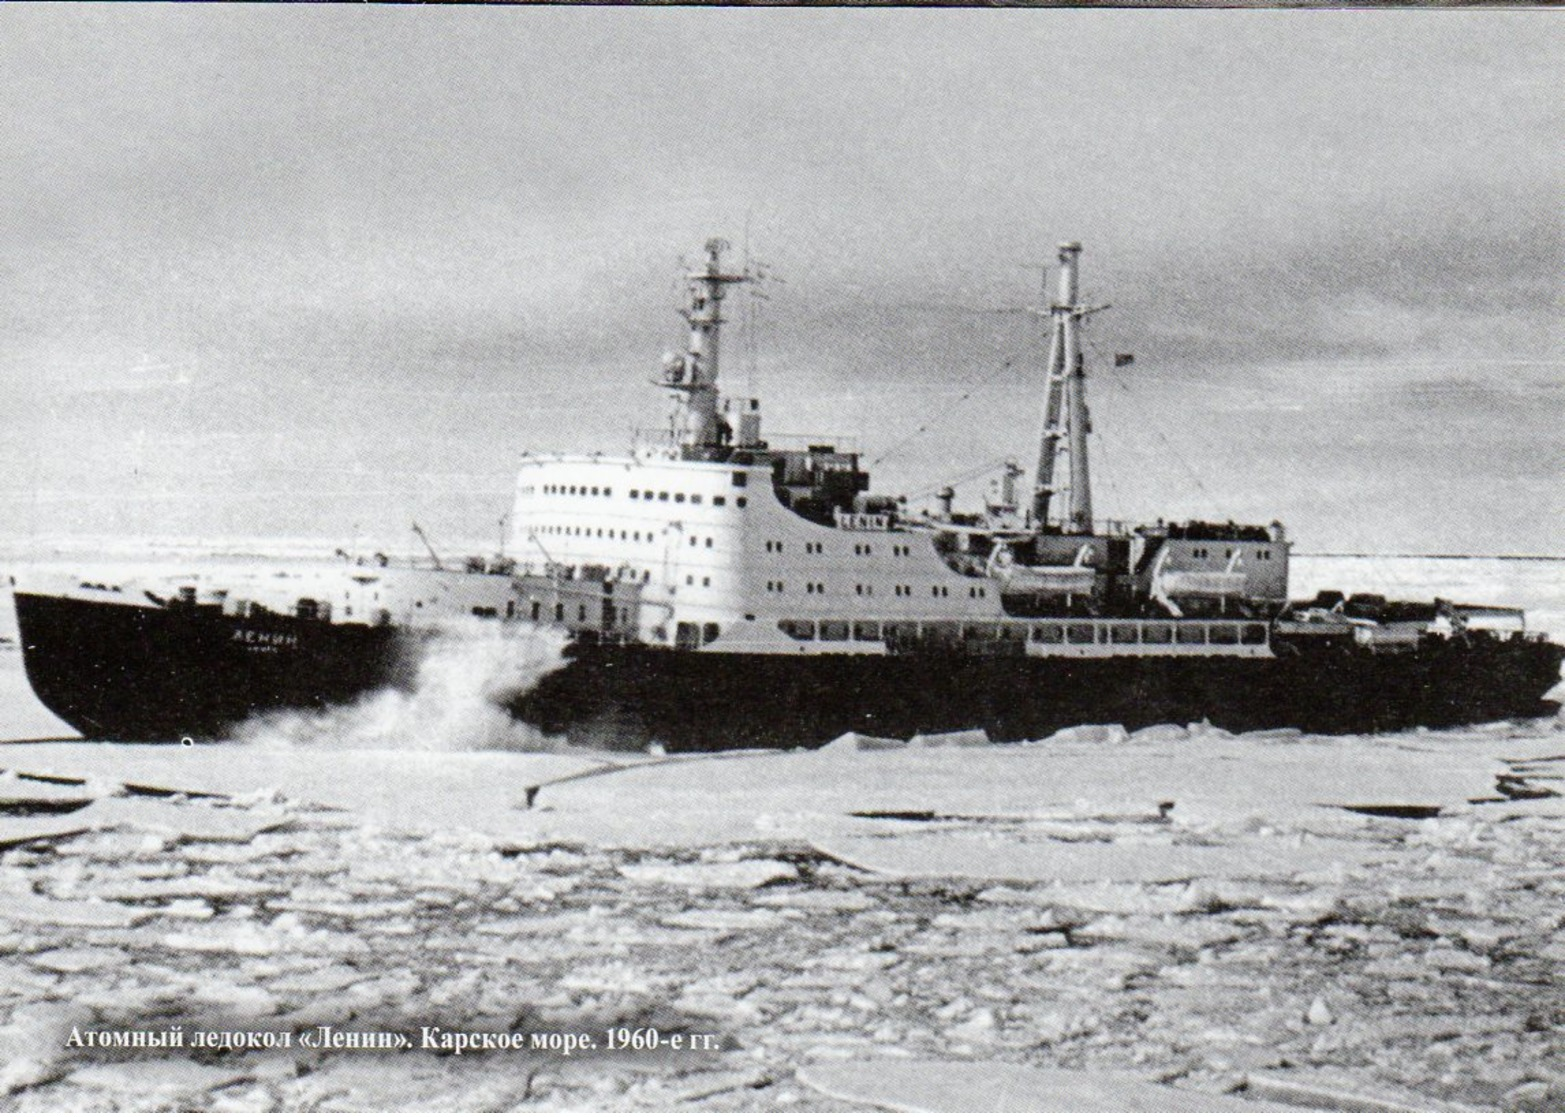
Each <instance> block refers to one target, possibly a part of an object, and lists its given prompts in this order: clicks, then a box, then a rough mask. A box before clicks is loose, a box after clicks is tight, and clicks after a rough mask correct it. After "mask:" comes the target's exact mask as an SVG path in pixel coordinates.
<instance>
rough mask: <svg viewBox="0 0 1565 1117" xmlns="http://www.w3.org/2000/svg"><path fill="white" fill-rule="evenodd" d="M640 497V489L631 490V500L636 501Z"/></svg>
mask: <svg viewBox="0 0 1565 1117" xmlns="http://www.w3.org/2000/svg"><path fill="white" fill-rule="evenodd" d="M640 495H641V490H640V489H631V490H630V499H631V500H635V499H636V498H637V497H638V496H640Z"/></svg>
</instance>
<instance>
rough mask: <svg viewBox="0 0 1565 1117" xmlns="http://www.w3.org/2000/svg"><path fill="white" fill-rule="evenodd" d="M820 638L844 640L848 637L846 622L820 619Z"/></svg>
mask: <svg viewBox="0 0 1565 1117" xmlns="http://www.w3.org/2000/svg"><path fill="white" fill-rule="evenodd" d="M820 638H821V639H822V640H846V639H847V638H848V622H847V621H821V626H820Z"/></svg>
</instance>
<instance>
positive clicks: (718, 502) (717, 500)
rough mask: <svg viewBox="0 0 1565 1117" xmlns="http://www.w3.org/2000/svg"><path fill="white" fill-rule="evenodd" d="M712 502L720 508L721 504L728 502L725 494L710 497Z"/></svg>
mask: <svg viewBox="0 0 1565 1117" xmlns="http://www.w3.org/2000/svg"><path fill="white" fill-rule="evenodd" d="M712 503H713V504H715V505H716V506H717V507H719V508H721V507H722V506H723V505H725V504H727V503H728V498H727V497H726V496H714V497H713V498H712Z"/></svg>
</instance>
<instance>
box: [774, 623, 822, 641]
mask: <svg viewBox="0 0 1565 1117" xmlns="http://www.w3.org/2000/svg"><path fill="white" fill-rule="evenodd" d="M777 627H778V628H780V629H782V630H783V632H785V633H787V634H788V635H789V636H792V637H793V638H794V639H795V640H813V639H815V622H814V621H778V622H777Z"/></svg>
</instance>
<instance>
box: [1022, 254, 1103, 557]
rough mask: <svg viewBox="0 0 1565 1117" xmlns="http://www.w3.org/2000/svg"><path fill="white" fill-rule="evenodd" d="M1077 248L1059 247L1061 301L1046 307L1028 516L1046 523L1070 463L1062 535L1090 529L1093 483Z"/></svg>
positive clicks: (1043, 523) (1084, 313) (1083, 308)
mask: <svg viewBox="0 0 1565 1117" xmlns="http://www.w3.org/2000/svg"><path fill="white" fill-rule="evenodd" d="M1080 256H1081V245H1080V244H1079V243H1077V242H1075V241H1069V242H1066V243H1065V244H1062V245H1060V285H1059V297H1058V298H1057V299H1056V301H1055V302H1054V304H1053V305H1052V306H1050V307H1049V308H1048V314H1049V316H1050V318H1051V319H1052V323H1053V325H1052V329H1051V331H1050V335H1049V370H1048V372H1049V375H1048V394H1047V396H1046V399H1045V402H1044V409H1043V433H1042V435H1041V436H1040V437H1039V440H1038V469H1037V474H1036V482H1035V484H1034V487H1033V500H1032V513H1033V519H1034V520H1035V521H1036V522H1037V523H1038V525H1039V526H1040V527H1041V526H1044V525H1047V524H1048V522H1049V504H1050V502H1051V501H1052V500H1053V498H1054V495H1055V493H1057V492H1058V491H1059V490H1060V488H1061V487H1062V486H1060V485H1059V484H1058V483H1057V482H1056V480H1055V477H1056V471H1057V468H1058V464H1059V459H1060V458H1061V457H1064V458H1066V459H1067V461H1068V468H1069V474H1068V476H1069V478H1070V483H1069V486H1068V489H1069V494H1070V508H1069V511H1068V512H1067V514H1066V516H1065V517H1064V519H1063V520H1062V521H1061V523H1060V527H1062V528H1063V529H1064V530H1065V531H1067V532H1070V533H1073V534H1088V533H1090V532H1091V531H1092V479H1091V472H1090V469H1089V467H1088V463H1087V434H1088V432H1089V431H1090V430H1091V426H1090V421H1089V420H1088V417H1087V369H1086V363H1085V361H1084V360H1083V358H1082V352H1081V323H1082V320H1083V319H1084V318H1085V317H1086V316H1087V314H1089V313H1090V311H1089V310H1088V309H1087V308H1086V307H1084V306H1082V305H1080V304H1079V302H1078V301H1077V282H1076V268H1077V260H1078V258H1079V257H1080ZM1040 313H1043V312H1042V311H1040Z"/></svg>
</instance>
